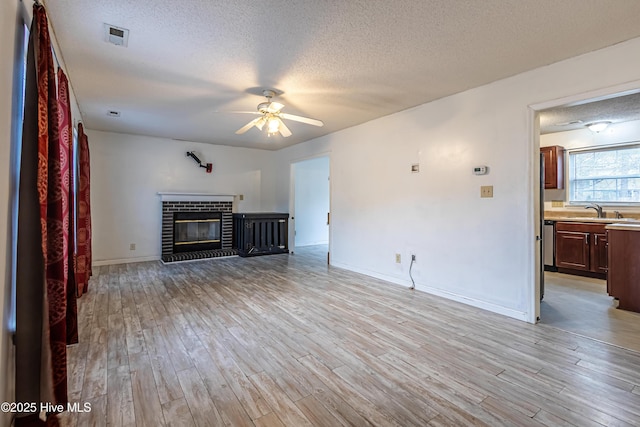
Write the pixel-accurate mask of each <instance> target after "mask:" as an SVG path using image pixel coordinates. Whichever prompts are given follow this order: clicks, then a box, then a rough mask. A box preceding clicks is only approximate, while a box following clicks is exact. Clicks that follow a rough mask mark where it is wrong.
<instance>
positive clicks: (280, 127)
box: [278, 118, 291, 138]
mask: <svg viewBox="0 0 640 427" xmlns="http://www.w3.org/2000/svg"><path fill="white" fill-rule="evenodd" d="M278 123H279V124H278V130H279V131H280V134H281V135H282V136H283V138H286V137H288V136H291V131H290V130H289V128H288V127H287V125H285V124H284V122H283V121H282V120H280V118H278Z"/></svg>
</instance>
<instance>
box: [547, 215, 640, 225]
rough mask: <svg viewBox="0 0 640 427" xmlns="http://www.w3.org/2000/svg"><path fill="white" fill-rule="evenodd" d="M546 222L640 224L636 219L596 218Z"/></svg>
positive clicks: (557, 219) (560, 219)
mask: <svg viewBox="0 0 640 427" xmlns="http://www.w3.org/2000/svg"><path fill="white" fill-rule="evenodd" d="M545 220H552V221H556V222H559V221H562V222H602V223H605V224H635V223H638V224H640V220H637V219H635V218H595V217H588V216H587V217H576V216H573V217H555V218H545Z"/></svg>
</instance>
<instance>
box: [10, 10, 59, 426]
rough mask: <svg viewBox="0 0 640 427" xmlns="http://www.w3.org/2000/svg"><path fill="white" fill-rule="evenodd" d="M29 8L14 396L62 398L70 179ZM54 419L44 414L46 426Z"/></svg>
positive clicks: (44, 28)
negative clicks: (29, 22) (29, 34)
mask: <svg viewBox="0 0 640 427" xmlns="http://www.w3.org/2000/svg"><path fill="white" fill-rule="evenodd" d="M33 12H34V13H33V22H32V26H31V36H30V40H29V48H28V54H27V73H26V90H25V119H24V123H23V140H22V155H21V160H20V162H21V163H20V190H19V212H18V253H17V271H16V279H17V286H16V309H17V310H16V317H17V322H16V401H19V402H51V403H57V404H66V402H67V357H66V345H67V308H68V305H67V293H66V287H67V279H68V246H67V242H68V240H67V239H68V223H67V221H69V216H68V215H69V214H68V210H69V204H68V203H69V197H68V189H69V187H68V183H66V184H65V183H64V181H63V176H64V175H65V170H66V171H67V172H66V176H67V178H68V169H69V161H68V160H69V159H68V147H65V146H64V144H63V143H62V141H61V139H60V137H59V132H58V130H59V129H58V126H59V120H60V119H61V117H59V116H58V100H57V91H56V75H55V72H54V68H53V54H52V51H51V40H50V36H49V25H48V20H47V15H46V12H45V10H44V7H42V6H41V5H39V4H36V5H34V7H33ZM67 104H68V96H67ZM67 112H68V110H67ZM63 115H64V116H65V117H64V119H66V120H67V121H68V120H70V116H69V117H67V116H66V114H65V113H63ZM63 139H64V135H63ZM65 224H66V225H65ZM40 424H41V422H40V421H39V420H38V417H37V414H27V413H23V414H19V415H18V418H17V419H16V426H31V425H40ZM57 424H58V423H57V418H56V416H55V414H52V415H50V416H49V417H48V419H47V425H50V426H55V425H57Z"/></svg>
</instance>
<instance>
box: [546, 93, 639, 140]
mask: <svg viewBox="0 0 640 427" xmlns="http://www.w3.org/2000/svg"><path fill="white" fill-rule="evenodd" d="M631 120H640V93H635V94H631V95H625V96H619V97H614V98H609V99H603V100H601V101H595V102H587V103H584V104H580V105H574V106H567V107H558V108H551V109H549V110H545V111H541V112H540V133H541V134H546V133H554V132H565V131H568V130H574V129H584V127H585V126H586V125H588V124H590V123H596V122H611V123H621V122H629V121H631Z"/></svg>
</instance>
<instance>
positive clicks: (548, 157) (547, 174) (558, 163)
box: [540, 145, 564, 190]
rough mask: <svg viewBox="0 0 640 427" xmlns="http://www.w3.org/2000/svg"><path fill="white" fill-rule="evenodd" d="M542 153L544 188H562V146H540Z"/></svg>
mask: <svg viewBox="0 0 640 427" xmlns="http://www.w3.org/2000/svg"><path fill="white" fill-rule="evenodd" d="M540 152H541V153H542V154H543V155H544V188H545V189H558V190H562V189H563V188H564V148H563V147H561V146H559V145H552V146H550V147H540Z"/></svg>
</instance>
